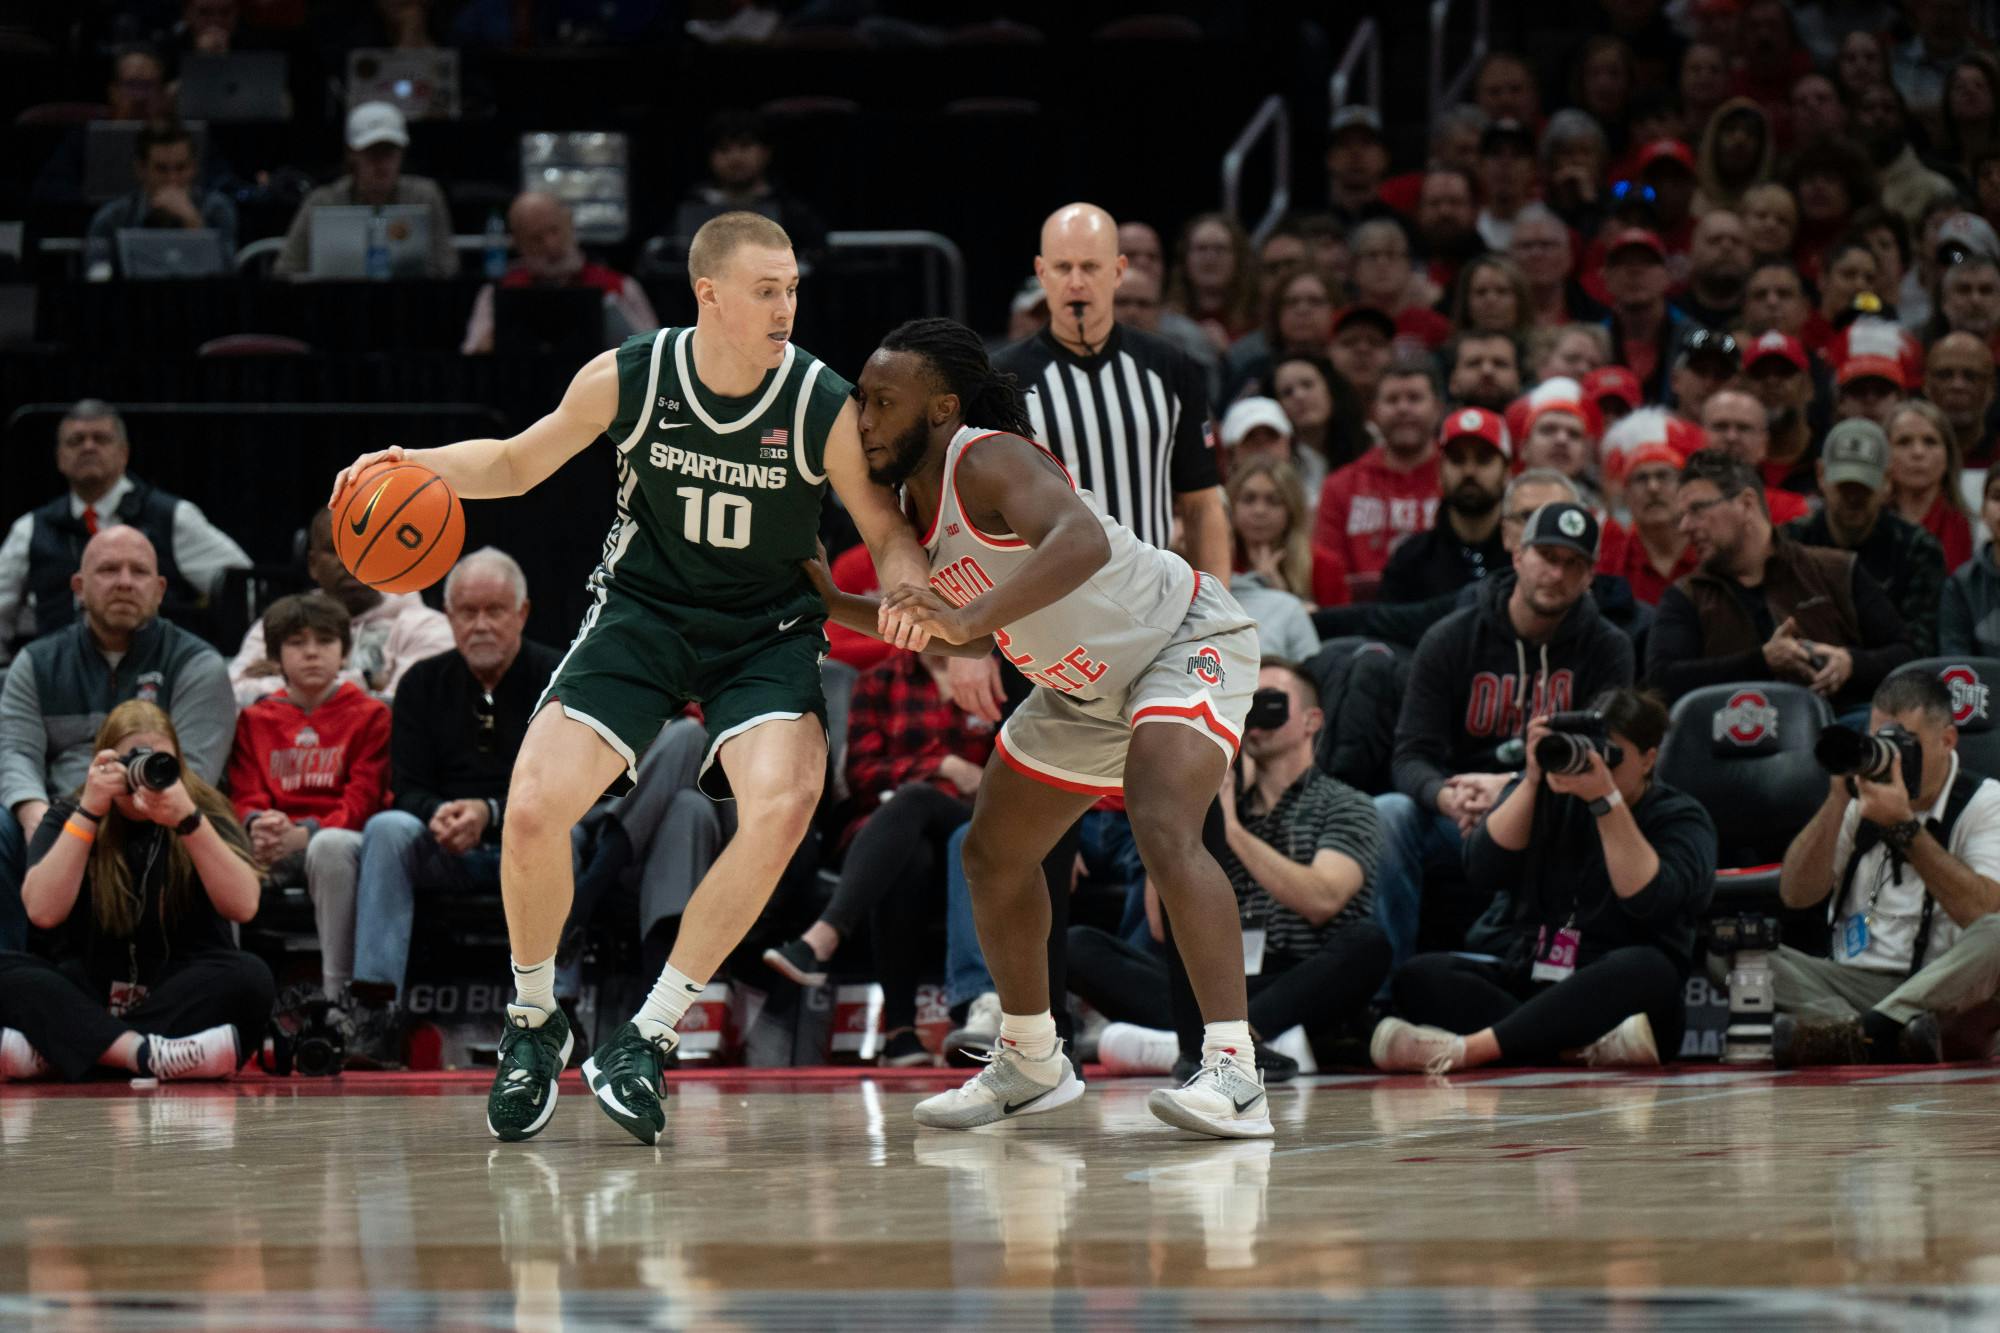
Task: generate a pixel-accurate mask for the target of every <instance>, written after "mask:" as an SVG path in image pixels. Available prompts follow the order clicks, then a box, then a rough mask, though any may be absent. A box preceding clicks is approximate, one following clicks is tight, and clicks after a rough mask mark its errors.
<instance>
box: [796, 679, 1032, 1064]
mask: <svg viewBox="0 0 2000 1333" xmlns="http://www.w3.org/2000/svg"><path fill="white" fill-rule="evenodd" d="M943 674H944V659H942V658H940V657H936V656H935V655H929V654H918V653H907V652H897V653H895V654H893V655H892V656H891V657H890V658H889V660H888V661H886V662H883V663H882V664H881V665H879V666H877V667H876V668H875V669H874V670H872V671H870V672H869V673H868V674H867V675H865V676H863V677H862V678H861V680H860V682H859V683H858V684H857V685H856V686H855V689H854V699H853V702H852V703H851V704H849V706H848V714H847V734H848V742H847V786H848V790H849V791H850V792H851V793H852V796H851V808H852V809H854V810H855V811H857V812H859V813H858V818H856V819H855V820H854V821H853V822H852V823H851V824H850V825H849V828H848V835H847V843H848V845H847V859H846V861H845V862H843V863H842V865H841V870H840V882H839V883H838V885H836V886H835V888H834V891H833V898H832V901H830V902H829V903H828V904H827V906H826V910H825V911H824V912H822V913H820V916H819V919H818V920H817V921H815V922H813V924H812V925H811V926H809V927H807V929H806V932H805V933H804V934H803V935H801V936H799V937H798V938H797V939H793V940H788V941H786V942H785V943H784V944H781V945H779V946H777V947H776V948H772V949H767V950H765V951H764V961H765V963H767V964H768V965H769V966H771V967H772V968H773V969H774V970H776V971H777V972H779V973H781V974H783V975H784V976H786V977H789V978H790V979H791V980H793V981H795V982H797V983H798V984H799V985H801V986H824V985H825V984H826V980H827V967H826V964H827V962H828V961H829V960H831V959H832V958H833V956H834V954H835V953H836V952H837V951H838V950H839V948H840V946H841V943H842V942H843V941H845V940H847V939H850V938H852V937H853V935H854V933H855V932H856V931H857V930H859V929H860V928H861V927H862V925H863V924H867V925H868V926H870V928H871V931H872V934H873V943H874V951H873V952H874V959H875V970H876V976H877V979H878V980H879V981H880V982H881V984H882V1028H883V1032H884V1034H885V1045H884V1048H883V1051H882V1056H881V1062H882V1063H883V1064H885V1065H918V1064H929V1063H931V1062H932V1060H931V1055H930V1053H929V1052H928V1051H926V1050H925V1049H924V1046H923V1043H922V1042H921V1041H919V1040H918V1039H917V1034H916V1005H917V978H918V973H919V970H920V969H921V967H922V965H923V963H922V960H923V958H924V948H923V941H922V938H921V932H922V929H923V926H924V923H925V921H926V920H927V919H928V918H929V917H931V916H935V915H939V914H940V913H941V912H942V908H943V905H944V880H945V863H944V851H945V843H946V842H947V841H948V840H949V839H950V837H951V835H952V834H953V833H954V832H956V831H957V830H958V827H959V826H960V825H961V824H964V823H965V822H966V821H968V820H969V819H971V818H972V798H973V796H974V794H975V793H977V792H978V790H979V783H980V779H981V777H982V776H983V774H984V772H985V764H986V760H987V758H988V756H990V755H991V754H992V752H993V727H992V724H991V723H988V722H982V721H980V720H979V719H977V718H974V717H972V716H971V715H970V714H968V713H966V712H965V711H963V710H962V709H960V708H957V707H956V706H954V705H953V704H952V703H951V702H950V701H949V698H948V696H947V695H946V694H945V692H944V690H943V689H942V688H941V686H940V680H941V678H942V677H943ZM930 907H935V908H936V909H938V910H937V911H929V910H927V909H928V908H930Z"/></svg>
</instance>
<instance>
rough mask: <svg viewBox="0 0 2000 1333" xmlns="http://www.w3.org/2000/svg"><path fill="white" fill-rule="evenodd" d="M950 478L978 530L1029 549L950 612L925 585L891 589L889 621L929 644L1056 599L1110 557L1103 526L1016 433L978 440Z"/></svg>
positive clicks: (995, 625) (1057, 469) (983, 629)
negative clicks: (907, 626)
mask: <svg viewBox="0 0 2000 1333" xmlns="http://www.w3.org/2000/svg"><path fill="white" fill-rule="evenodd" d="M953 475H954V477H955V478H956V485H957V487H958V499H959V504H960V505H961V506H962V507H963V508H964V510H965V512H966V515H967V517H968V518H970V519H971V520H972V521H973V522H974V523H977V524H978V525H979V526H980V528H981V529H982V530H984V531H988V532H1011V533H1014V534H1015V535H1016V536H1018V537H1020V538H1021V539H1022V540H1023V541H1025V542H1027V543H1028V545H1029V546H1031V547H1033V548H1034V549H1033V551H1032V552H1030V554H1029V556H1028V558H1027V560H1026V561H1025V562H1024V563H1023V564H1022V565H1021V568H1020V570H1019V571H1018V572H1017V573H1016V574H1015V575H1014V576H1013V577H1012V578H1010V579H1008V580H1007V581H1006V582H1005V583H1003V584H1001V585H1000V586H999V587H997V588H993V589H991V590H989V591H987V592H985V593H982V594H980V595H979V596H978V597H975V598H973V599H972V600H971V601H970V602H968V603H966V604H965V605H964V606H963V607H961V608H959V609H957V610H955V611H953V610H944V611H940V610H938V609H937V607H938V606H941V605H942V602H941V600H940V599H939V598H938V596H937V594H936V593H933V592H932V591H930V589H929V588H928V587H924V588H910V587H902V588H893V589H891V590H890V592H889V594H888V595H887V596H886V597H884V598H883V599H882V606H883V609H884V610H885V611H886V612H887V613H888V617H887V618H889V619H891V620H894V619H898V618H911V619H915V620H916V621H917V622H918V623H919V624H921V625H922V626H923V627H924V628H925V629H927V630H928V631H929V632H930V634H931V636H932V637H933V638H935V639H942V640H944V641H946V642H948V643H964V642H966V641H967V640H969V639H975V638H979V637H981V636H984V635H987V634H991V633H992V632H993V631H994V630H997V629H1005V628H1006V627H1007V626H1009V625H1011V624H1013V623H1014V622H1015V621H1017V620H1020V619H1021V618H1022V617H1024V616H1027V615H1031V614H1033V613H1034V612H1036V611H1039V610H1041V609H1042V608H1043V607H1045V606H1050V605H1053V604H1054V603H1056V602H1059V601H1061V600H1062V599H1063V598H1065V597H1067V596H1069V595H1070V594H1071V593H1072V592H1075V591H1076V590H1077V589H1078V588H1080V587H1082V586H1083V585H1084V584H1086V583H1088V582H1090V580H1091V578H1092V577H1093V576H1095V575H1096V573H1097V571H1098V570H1100V569H1102V568H1104V564H1105V562H1106V561H1108V560H1109V559H1111V539H1110V538H1109V537H1106V536H1105V535H1104V524H1103V523H1102V522H1100V521H1099V520H1098V517H1097V515H1095V514H1093V513H1091V512H1090V507H1089V506H1088V505H1086V504H1084V502H1083V500H1082V499H1081V498H1080V497H1079V496H1078V495H1077V493H1076V491H1075V489H1074V488H1072V487H1071V486H1070V484H1069V478H1068V477H1066V476H1064V475H1063V472H1062V470H1061V466H1060V465H1059V464H1057V463H1056V462H1055V461H1054V460H1053V459H1051V458H1050V457H1049V456H1048V454H1046V453H1044V452H1043V451H1042V450H1041V449H1039V448H1037V447H1035V446H1034V445H1032V444H1030V443H1028V441H1026V440H1024V439H1022V438H1020V437H1019V436H1017V435H993V436H988V437H987V438H985V439H982V440H980V441H979V447H978V448H976V449H974V448H968V449H966V450H965V451H963V452H962V453H960V454H959V456H958V467H957V471H956V472H955V473H954V474H953ZM989 525H991V526H989ZM883 586H884V587H888V584H887V582H886V581H885V582H884V584H883ZM933 604H935V605H933Z"/></svg>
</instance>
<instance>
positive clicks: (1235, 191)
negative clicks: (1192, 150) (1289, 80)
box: [1222, 93, 1292, 245]
mask: <svg viewBox="0 0 2000 1333" xmlns="http://www.w3.org/2000/svg"><path fill="white" fill-rule="evenodd" d="M1267 136H1268V137H1269V138H1270V140H1271V151H1272V161H1271V203H1270V206H1269V207H1267V208H1266V209H1265V210H1264V216H1263V217H1261V218H1259V219H1258V220H1257V225H1256V226H1254V227H1252V228H1250V240H1251V243H1252V244H1253V245H1261V244H1263V241H1264V238H1265V237H1266V236H1267V235H1269V234H1270V231H1271V228H1273V227H1275V226H1277V225H1278V219H1279V218H1282V217H1283V216H1285V213H1286V211H1287V210H1289V209H1290V208H1291V206H1292V116H1291V112H1289V111H1287V110H1286V109H1285V99H1284V98H1282V97H1280V96H1278V95H1277V94H1276V93H1272V94H1271V95H1270V96H1269V97H1267V98H1265V99H1264V100H1263V102H1262V103H1261V104H1259V106H1258V107H1257V110H1256V111H1255V112H1254V113H1253V114H1252V115H1251V117H1250V122H1249V124H1247V125H1245V126H1244V127H1243V132H1242V133H1241V134H1239V135H1237V136H1236V142H1235V143H1232V144H1230V145H1229V151H1228V152H1226V153H1224V154H1223V155H1222V211H1223V212H1225V213H1227V214H1229V216H1231V217H1233V218H1237V219H1239V220H1240V219H1241V218H1242V216H1243V167H1244V164H1245V163H1247V162H1248V161H1249V160H1250V154H1251V151H1252V150H1253V149H1255V148H1256V147H1257V145H1258V143H1259V142H1260V141H1262V140H1263V139H1264V138H1266V137H1267Z"/></svg>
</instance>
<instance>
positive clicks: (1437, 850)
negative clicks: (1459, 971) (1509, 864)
mask: <svg viewBox="0 0 2000 1333" xmlns="http://www.w3.org/2000/svg"><path fill="white" fill-rule="evenodd" d="M1375 813H1376V814H1377V815H1378V816H1380V818H1381V820H1382V857H1381V860H1379V861H1378V862H1377V863H1376V865H1375V921H1376V924H1378V925H1380V926H1381V927H1382V933H1383V934H1384V935H1387V936H1388V937H1389V950H1390V952H1391V954H1392V955H1393V956H1394V959H1395V966H1397V967H1401V966H1402V965H1403V964H1404V963H1406V962H1408V961H1409V959H1410V956H1411V955H1412V954H1414V953H1416V951H1417V919H1418V917H1419V916H1420V915H1422V912H1423V905H1424V866H1425V863H1427V862H1429V861H1430V860H1432V859H1433V858H1442V857H1445V856H1450V857H1456V856H1458V855H1459V854H1460V852H1461V850H1462V849H1463V847H1464V838H1463V837H1462V836H1461V835H1460V833H1459V831H1458V821H1457V820H1455V819H1452V818H1451V817H1449V816H1447V815H1441V814H1437V813H1436V812H1434V811H1433V812H1428V813H1427V812H1425V811H1422V810H1419V809H1418V808H1417V803H1416V802H1415V801H1413V800H1411V799H1410V798H1409V797H1407V796H1405V795H1403V794H1402V793H1401V792H1389V793H1387V794H1385V795H1382V796H1377V797H1376V798H1375Z"/></svg>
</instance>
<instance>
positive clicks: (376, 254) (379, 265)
mask: <svg viewBox="0 0 2000 1333" xmlns="http://www.w3.org/2000/svg"><path fill="white" fill-rule="evenodd" d="M367 271H368V276H369V278H371V279H372V280H374V281H377V282H381V281H383V280H385V279H387V278H388V276H389V220H388V219H387V218H385V217H383V216H382V215H381V214H380V213H371V214H370V215H369V217H368V263H367Z"/></svg>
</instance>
